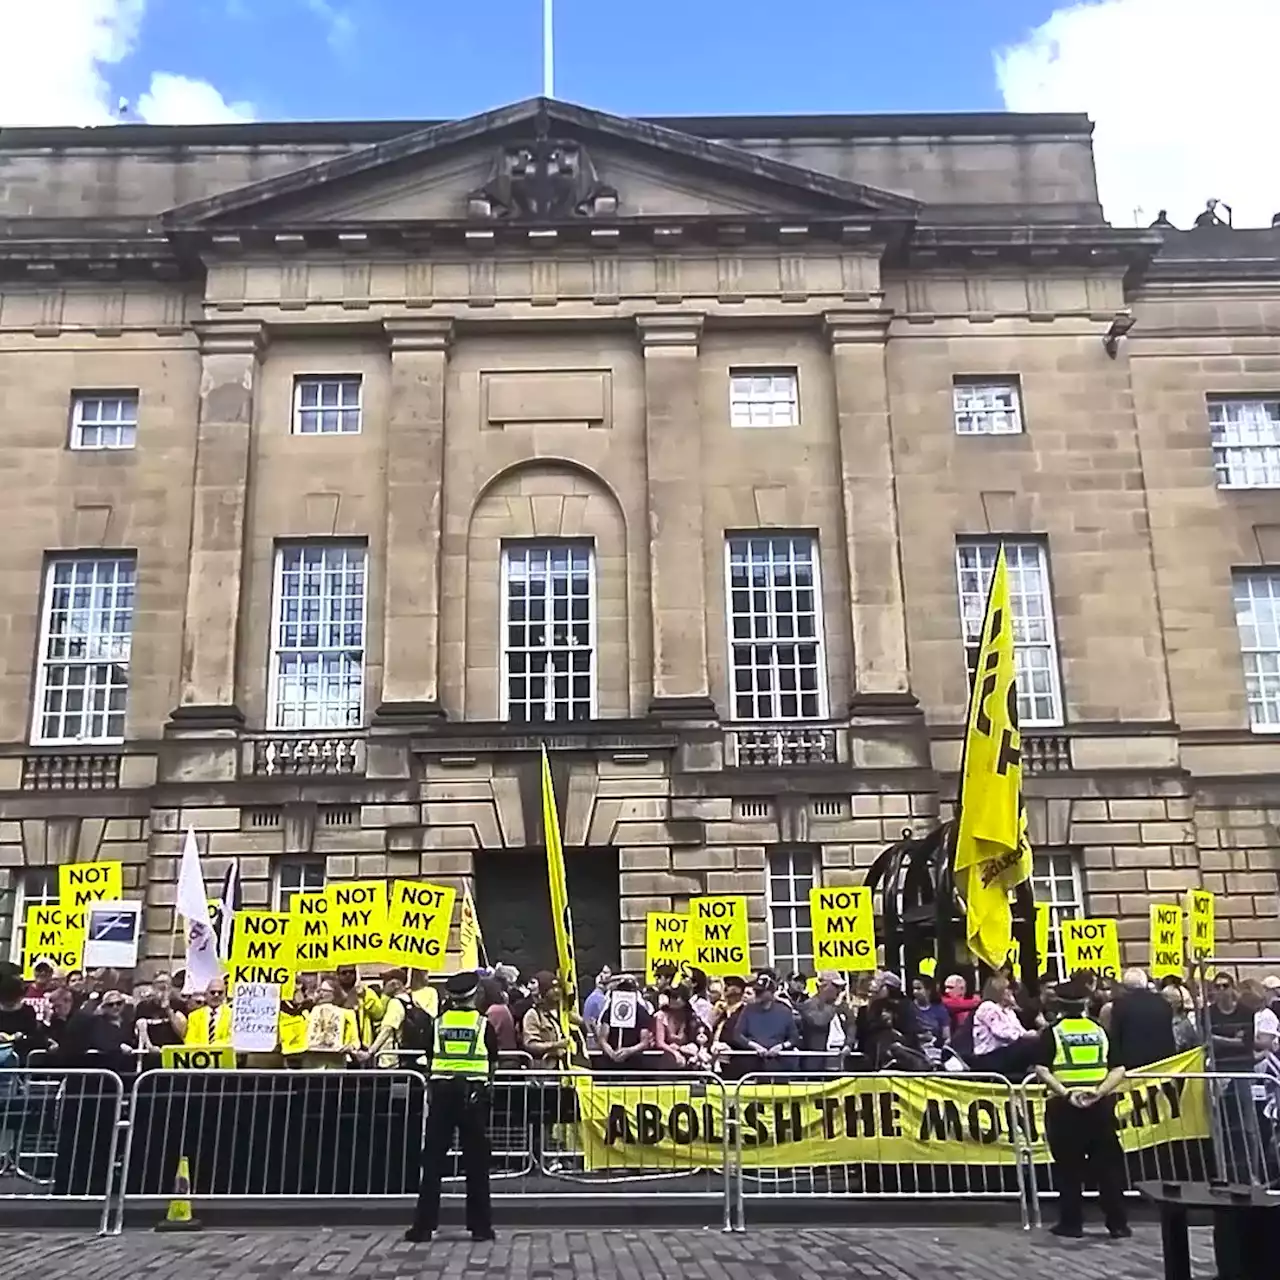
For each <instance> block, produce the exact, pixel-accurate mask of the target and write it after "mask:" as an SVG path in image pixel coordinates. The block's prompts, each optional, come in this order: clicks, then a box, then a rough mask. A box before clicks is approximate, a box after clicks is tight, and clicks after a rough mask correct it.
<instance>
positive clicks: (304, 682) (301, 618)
mask: <svg viewBox="0 0 1280 1280" xmlns="http://www.w3.org/2000/svg"><path fill="white" fill-rule="evenodd" d="M367 558H368V557H367V551H366V548H365V547H364V545H363V544H360V543H347V542H315V543H297V544H291V545H283V546H280V547H277V549H276V573H275V592H274V597H275V598H274V602H273V608H272V619H271V667H270V673H269V687H268V691H267V692H268V697H267V702H268V726H269V727H270V728H272V729H352V728H357V727H358V726H359V725H360V724H361V723H362V720H363V716H364V651H365V595H366V584H365V575H366V562H367Z"/></svg>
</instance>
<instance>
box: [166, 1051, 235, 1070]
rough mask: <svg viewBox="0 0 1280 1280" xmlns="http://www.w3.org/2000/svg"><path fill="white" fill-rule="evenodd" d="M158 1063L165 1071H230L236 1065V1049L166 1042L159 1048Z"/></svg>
mask: <svg viewBox="0 0 1280 1280" xmlns="http://www.w3.org/2000/svg"><path fill="white" fill-rule="evenodd" d="M160 1065H161V1066H162V1067H164V1069H165V1070H166V1071H231V1070H234V1068H235V1065H236V1051H235V1050H234V1049H210V1048H207V1047H206V1048H203V1049H194V1048H191V1047H189V1046H187V1045H181V1044H167V1045H165V1046H164V1048H163V1049H161V1050H160Z"/></svg>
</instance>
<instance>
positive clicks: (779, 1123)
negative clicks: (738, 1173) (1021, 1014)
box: [575, 1049, 1210, 1172]
mask: <svg viewBox="0 0 1280 1280" xmlns="http://www.w3.org/2000/svg"><path fill="white" fill-rule="evenodd" d="M1146 1070H1147V1071H1148V1072H1149V1073H1151V1074H1152V1075H1153V1076H1154V1077H1156V1078H1152V1079H1145V1080H1139V1079H1134V1080H1131V1081H1127V1082H1126V1083H1125V1084H1124V1085H1122V1086H1121V1088H1120V1090H1119V1091H1118V1094H1117V1098H1116V1120H1117V1124H1118V1127H1119V1129H1120V1140H1121V1143H1122V1145H1123V1146H1124V1149H1125V1150H1126V1151H1143V1150H1147V1149H1149V1148H1152V1147H1156V1146H1160V1145H1162V1144H1165V1143H1173V1142H1192V1141H1203V1140H1205V1139H1207V1138H1208V1137H1209V1136H1210V1123H1209V1098H1208V1090H1207V1082H1206V1081H1205V1080H1204V1079H1203V1078H1200V1079H1197V1078H1195V1076H1194V1074H1193V1073H1195V1072H1203V1070H1204V1050H1203V1049H1192V1050H1190V1051H1189V1052H1187V1053H1183V1054H1180V1055H1178V1057H1176V1058H1170V1059H1168V1060H1167V1061H1165V1062H1161V1063H1157V1064H1155V1065H1154V1066H1151V1067H1149V1068H1147V1069H1146ZM575 1088H576V1091H577V1095H578V1112H579V1115H580V1117H581V1123H580V1127H579V1130H578V1132H579V1133H580V1134H581V1136H582V1142H583V1152H584V1156H585V1163H586V1169H587V1171H588V1172H604V1171H606V1170H617V1169H620V1168H621V1169H653V1170H663V1171H670V1170H672V1169H706V1168H714V1167H715V1165H716V1161H717V1160H721V1159H723V1156H724V1141H725V1119H726V1113H727V1112H728V1110H729V1106H730V1101H731V1099H732V1098H736V1099H737V1101H736V1104H734V1105H736V1109H737V1122H738V1125H739V1127H740V1131H741V1134H742V1148H741V1162H742V1164H743V1166H745V1167H747V1168H755V1169H788V1168H794V1167H803V1166H825V1165H859V1164H877V1165H878V1164H902V1165H913V1164H934V1165H957V1166H966V1165H967V1166H978V1165H985V1166H991V1165H1003V1166H1009V1167H1012V1166H1014V1165H1016V1164H1017V1163H1018V1144H1017V1142H1016V1141H1015V1136H1014V1135H1015V1133H1016V1132H1017V1130H1018V1128H1019V1125H1020V1119H1019V1108H1018V1107H1017V1106H1016V1105H1015V1103H1014V1101H1013V1098H1012V1097H1011V1095H1010V1093H1009V1091H1008V1090H1007V1089H1000V1088H998V1087H993V1086H992V1085H991V1084H988V1083H983V1082H979V1081H972V1082H968V1081H965V1079H964V1077H963V1076H953V1075H949V1074H945V1073H940V1074H937V1075H917V1076H895V1077H891V1078H888V1079H885V1078H883V1077H877V1076H875V1075H864V1076H846V1077H837V1078H832V1079H828V1080H825V1081H814V1082H813V1083H808V1084H790V1085H788V1084H770V1085H750V1084H744V1085H742V1086H740V1088H739V1089H738V1090H737V1091H736V1092H733V1093H730V1091H728V1090H724V1089H721V1088H720V1087H719V1086H710V1085H705V1084H698V1085H696V1086H690V1085H688V1084H683V1085H670V1086H654V1085H644V1086H630V1087H628V1086H626V1085H609V1084H603V1083H601V1084H597V1083H593V1082H592V1081H590V1080H588V1079H583V1078H581V1077H579V1078H577V1079H576V1080H575ZM1026 1095H1027V1115H1026V1119H1025V1124H1026V1132H1027V1133H1028V1134H1029V1136H1030V1143H1031V1154H1032V1159H1033V1160H1034V1162H1035V1163H1036V1164H1038V1165H1047V1164H1049V1163H1050V1156H1049V1148H1048V1143H1047V1141H1046V1139H1045V1117H1044V1107H1045V1101H1046V1097H1045V1090H1044V1089H1043V1088H1042V1087H1040V1086H1038V1085H1032V1086H1029V1087H1028V1088H1027V1090H1026Z"/></svg>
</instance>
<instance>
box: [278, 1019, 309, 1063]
mask: <svg viewBox="0 0 1280 1280" xmlns="http://www.w3.org/2000/svg"><path fill="white" fill-rule="evenodd" d="M306 1051H307V1015H306V1014H305V1013H282V1014H281V1015H280V1052H281V1053H282V1054H283V1055H284V1056H285V1057H286V1058H288V1057H292V1056H293V1055H294V1054H298V1053H306Z"/></svg>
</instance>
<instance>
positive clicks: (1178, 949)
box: [1151, 902, 1186, 978]
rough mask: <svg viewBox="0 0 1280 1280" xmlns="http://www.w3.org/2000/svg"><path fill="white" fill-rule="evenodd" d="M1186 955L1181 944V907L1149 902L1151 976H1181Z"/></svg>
mask: <svg viewBox="0 0 1280 1280" xmlns="http://www.w3.org/2000/svg"><path fill="white" fill-rule="evenodd" d="M1185 960H1186V957H1185V955H1184V953H1183V946H1182V908H1181V907H1172V906H1166V905H1165V904H1164V903H1160V902H1153V903H1152V904H1151V976H1152V977H1153V978H1163V977H1164V976H1165V975H1166V974H1172V975H1173V976H1174V977H1176V978H1181V977H1182V971H1183V969H1184V968H1185Z"/></svg>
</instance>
